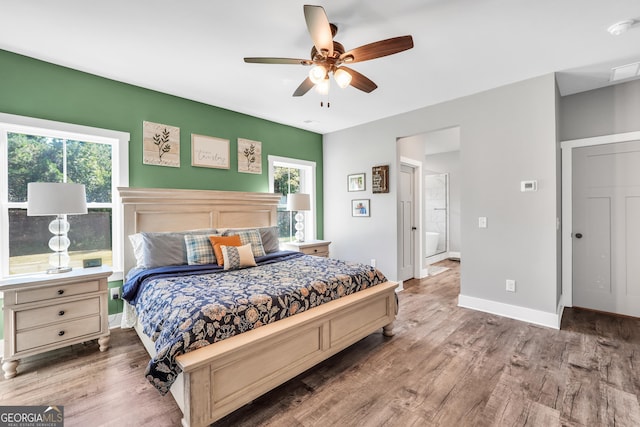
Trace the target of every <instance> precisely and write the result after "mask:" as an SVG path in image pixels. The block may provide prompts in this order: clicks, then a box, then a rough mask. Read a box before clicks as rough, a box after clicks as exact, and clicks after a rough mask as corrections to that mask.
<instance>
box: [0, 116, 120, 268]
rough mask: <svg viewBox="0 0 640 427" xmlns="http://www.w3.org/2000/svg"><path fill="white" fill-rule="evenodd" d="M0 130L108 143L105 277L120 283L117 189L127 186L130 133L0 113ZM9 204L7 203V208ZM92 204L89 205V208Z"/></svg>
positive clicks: (0, 169)
mask: <svg viewBox="0 0 640 427" xmlns="http://www.w3.org/2000/svg"><path fill="white" fill-rule="evenodd" d="M0 129H2V130H3V131H9V132H11V131H15V132H28V133H30V134H32V135H42V136H52V137H57V138H62V139H73V140H82V141H87V142H96V143H102V144H105V143H108V144H110V145H111V147H112V188H111V194H112V199H111V200H112V203H111V205H112V218H113V228H112V241H111V245H112V251H113V264H114V265H113V275H112V276H110V277H109V280H121V279H122V277H123V273H122V268H123V266H122V260H123V257H122V253H121V252H122V245H123V242H122V238H121V235H122V218H123V216H122V204H121V203H119V199H118V190H117V189H118V187H128V186H129V140H130V134H129V133H128V132H121V131H116V130H109V129H102V128H95V127H91V126H83V125H76V124H72V123H64V122H57V121H53V120H44V119H36V118H33V117H26V116H18V115H14V114H6V113H0ZM5 134H6V132H0V138H2V140H1V141H0V143H2V142H4V144H1V145H2V146H3V147H5V148H6V146H7V144H6V142H7V141H5V140H4V139H5V138H4V136H3V135H5ZM6 157H7V156H6V155H4V154H0V158H1V159H2V160H3V161H2V162H0V202H3V201H5V200H8V195H7V194H5V188H6V187H7V183H6V181H5V180H6V176H7V159H6ZM10 205H11V204H9V206H10ZM93 206H94V204H89V207H93ZM6 207H7V206H3V209H0V216H1V217H0V230H8V228H9V218H8V217H7V216H6V215H4V211H5V208H6ZM0 244H1V245H2V246H1V247H0V253H8V251H9V241H8V239H3V241H2V242H1V243H0ZM2 258H3V259H2V260H0V262H1V263H2V264H1V265H0V272H3V273H4V272H8V267H9V265H8V262H9V261H8V257H6V260H5V259H4V257H2Z"/></svg>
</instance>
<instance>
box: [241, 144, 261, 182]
mask: <svg viewBox="0 0 640 427" xmlns="http://www.w3.org/2000/svg"><path fill="white" fill-rule="evenodd" d="M238 172H243V173H255V174H261V173H262V143H261V142H260V141H251V140H250V139H242V138H238Z"/></svg>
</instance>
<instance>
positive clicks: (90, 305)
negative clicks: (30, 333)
mask: <svg viewBox="0 0 640 427" xmlns="http://www.w3.org/2000/svg"><path fill="white" fill-rule="evenodd" d="M99 312H100V297H97V296H96V297H92V298H89V299H85V300H81V301H72V302H67V303H63V302H61V303H59V304H55V305H51V306H49V307H40V308H32V309H30V310H20V311H17V312H16V330H18V331H21V330H23V329H27V328H32V327H35V326H43V325H49V324H51V323H55V322H63V321H66V320H73V319H77V318H78V317H85V316H90V315H92V314H95V313H99Z"/></svg>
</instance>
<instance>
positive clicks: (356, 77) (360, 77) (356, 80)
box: [340, 66, 378, 93]
mask: <svg viewBox="0 0 640 427" xmlns="http://www.w3.org/2000/svg"><path fill="white" fill-rule="evenodd" d="M340 69H342V70H345V71H346V72H348V73H349V74H351V83H349V84H350V85H351V86H353V87H355V88H356V89H360V90H361V91H363V92H366V93H370V92H373V91H374V90H376V89H377V87H378V85H377V84H375V83H374V82H373V81H372V80H371V79H369V78H368V77H366V76H365V75H364V74H360V73H359V72H357V71H356V70H354V69H352V68H348V67H345V66H342V67H340Z"/></svg>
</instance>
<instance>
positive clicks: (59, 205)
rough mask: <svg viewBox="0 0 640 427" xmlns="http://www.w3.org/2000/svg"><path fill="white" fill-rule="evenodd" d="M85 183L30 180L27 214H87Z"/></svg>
mask: <svg viewBox="0 0 640 427" xmlns="http://www.w3.org/2000/svg"><path fill="white" fill-rule="evenodd" d="M86 213H87V196H86V194H85V189H84V184H69V183H63V182H30V183H29V184H27V215H28V216H42V215H65V214H76V215H77V214H86Z"/></svg>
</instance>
